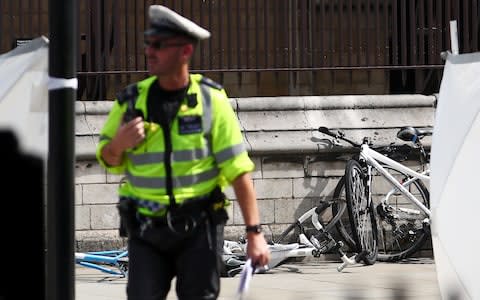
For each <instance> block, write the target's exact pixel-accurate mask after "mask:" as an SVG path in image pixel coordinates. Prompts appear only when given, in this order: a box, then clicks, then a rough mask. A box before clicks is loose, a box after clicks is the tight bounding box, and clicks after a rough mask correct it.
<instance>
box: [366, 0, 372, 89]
mask: <svg viewBox="0 0 480 300" xmlns="http://www.w3.org/2000/svg"><path fill="white" fill-rule="evenodd" d="M365 15H366V21H367V23H366V27H367V28H366V29H365V41H366V43H365V54H366V57H365V62H366V64H367V66H370V41H371V38H370V20H371V16H370V0H366V1H365ZM367 72H368V78H370V71H367ZM369 81H370V80H369Z"/></svg>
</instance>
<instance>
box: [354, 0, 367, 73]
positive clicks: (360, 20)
mask: <svg viewBox="0 0 480 300" xmlns="http://www.w3.org/2000/svg"><path fill="white" fill-rule="evenodd" d="M362 15H363V13H362V3H360V2H359V1H357V3H356V15H355V17H356V25H357V26H356V28H357V30H356V33H357V34H356V36H357V47H358V50H357V65H359V66H361V65H362V64H365V63H364V61H363V59H362V53H364V52H365V49H364V42H365V40H364V38H363V34H362V30H363V27H364V25H363V20H364V19H365V18H364V17H362ZM365 55H366V54H365ZM365 61H366V60H365Z"/></svg>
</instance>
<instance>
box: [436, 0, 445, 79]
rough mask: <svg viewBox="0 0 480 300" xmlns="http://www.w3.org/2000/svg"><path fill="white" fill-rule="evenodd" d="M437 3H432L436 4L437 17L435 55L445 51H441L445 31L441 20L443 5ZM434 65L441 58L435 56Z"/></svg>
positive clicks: (439, 61)
mask: <svg viewBox="0 0 480 300" xmlns="http://www.w3.org/2000/svg"><path fill="white" fill-rule="evenodd" d="M438 2H439V1H438V0H437V1H436V2H434V3H436V5H435V6H436V11H437V13H436V17H437V18H436V20H437V23H436V28H437V43H436V50H435V52H436V53H440V52H441V51H443V50H445V49H443V40H444V36H443V34H444V31H445V30H444V29H443V26H444V25H443V23H444V22H443V20H444V18H443V11H444V5H441V4H443V3H438ZM442 2H443V1H442ZM434 63H437V64H440V63H442V61H441V57H440V55H439V54H438V55H436V56H435V60H434ZM437 73H438V74H440V73H441V72H437Z"/></svg>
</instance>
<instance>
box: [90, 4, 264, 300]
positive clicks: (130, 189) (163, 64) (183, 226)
mask: <svg viewBox="0 0 480 300" xmlns="http://www.w3.org/2000/svg"><path fill="white" fill-rule="evenodd" d="M149 21H150V26H149V28H148V29H147V30H146V31H145V34H144V35H145V40H144V43H145V55H146V59H147V66H148V70H149V73H150V75H151V76H150V77H148V78H147V79H145V80H142V81H140V82H137V83H135V84H131V85H129V86H128V87H127V88H126V89H125V90H124V91H122V92H121V93H119V94H118V95H117V99H116V101H115V103H114V105H113V107H112V110H111V111H110V114H109V116H108V118H107V120H106V123H105V124H104V127H103V129H102V131H101V137H100V142H99V144H98V148H97V158H98V160H99V162H100V163H101V165H102V166H103V167H104V168H106V170H107V171H109V172H111V173H114V174H125V180H124V182H123V183H122V184H121V185H120V187H119V196H120V201H119V205H118V208H119V212H120V216H121V223H122V229H124V230H125V232H126V233H127V235H128V250H129V274H128V284H127V295H128V299H129V300H133V299H142V300H144V299H165V298H166V296H167V294H168V292H169V290H170V284H171V281H172V279H173V278H174V277H176V292H177V295H178V297H179V298H180V299H216V298H217V297H218V294H219V290H220V280H219V272H220V269H219V268H220V266H221V258H220V257H221V256H220V254H221V252H222V249H223V229H224V225H225V223H226V220H227V219H228V215H227V213H226V210H225V206H226V205H228V204H229V202H228V200H227V199H225V196H224V194H223V192H222V191H223V189H224V188H225V187H226V186H228V185H229V184H231V185H232V186H233V189H234V191H235V194H236V197H237V199H238V203H239V206H240V208H241V211H242V214H243V217H244V221H245V224H246V235H247V240H248V243H247V254H248V256H249V257H250V258H251V259H252V262H253V263H254V264H255V265H260V266H263V265H266V264H267V263H268V261H269V259H270V253H269V250H268V246H267V243H266V241H265V238H264V236H263V233H262V232H261V227H260V220H259V212H258V206H257V202H256V196H255V191H254V189H253V184H252V180H251V176H250V172H251V171H252V170H253V169H254V164H253V162H252V161H251V159H250V158H249V156H248V154H247V151H246V149H245V147H244V144H243V138H242V134H241V131H240V128H239V125H238V120H237V118H236V115H235V113H234V111H233V109H232V107H231V105H230V103H229V100H228V98H227V95H226V92H225V90H224V89H223V87H222V86H220V85H219V84H217V83H215V82H213V81H212V80H210V79H208V78H206V77H203V76H202V75H199V74H190V72H189V61H190V59H191V58H192V55H193V53H194V49H195V47H196V45H197V43H198V42H199V41H200V40H204V39H207V38H209V37H210V32H208V31H207V30H205V29H204V28H201V27H200V26H198V25H197V24H195V23H194V22H192V21H190V20H188V19H186V18H184V17H183V16H181V15H179V14H177V13H175V12H174V11H172V10H170V9H168V8H167V7H164V6H161V5H152V6H150V7H149Z"/></svg>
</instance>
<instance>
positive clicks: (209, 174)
mask: <svg viewBox="0 0 480 300" xmlns="http://www.w3.org/2000/svg"><path fill="white" fill-rule="evenodd" d="M218 173H219V171H218V169H217V168H215V169H211V170H208V171H205V172H202V173H199V174H195V175H186V176H175V177H173V187H174V188H183V187H188V186H192V185H194V184H198V183H202V182H206V181H209V180H211V179H213V178H215V177H216V176H217V175H218ZM127 178H128V181H129V182H130V183H131V184H132V185H134V186H136V187H139V188H151V189H164V188H166V179H165V177H144V176H134V175H132V174H131V173H130V172H127Z"/></svg>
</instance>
